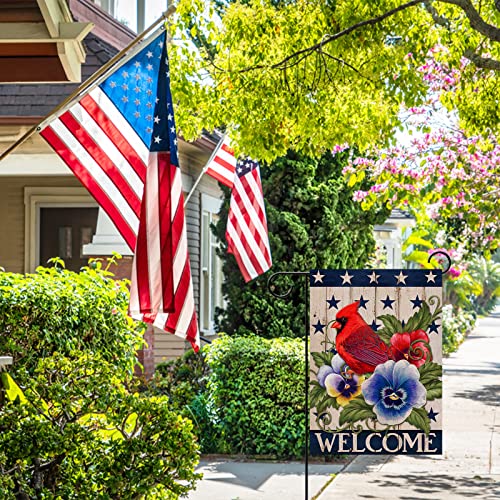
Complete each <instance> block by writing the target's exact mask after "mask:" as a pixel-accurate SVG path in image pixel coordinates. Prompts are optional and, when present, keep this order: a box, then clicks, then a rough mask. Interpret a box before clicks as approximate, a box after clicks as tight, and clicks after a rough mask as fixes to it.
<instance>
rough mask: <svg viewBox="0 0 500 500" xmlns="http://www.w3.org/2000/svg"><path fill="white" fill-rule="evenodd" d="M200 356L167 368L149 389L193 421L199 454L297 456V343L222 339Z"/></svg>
mask: <svg viewBox="0 0 500 500" xmlns="http://www.w3.org/2000/svg"><path fill="white" fill-rule="evenodd" d="M201 356H202V357H201V358H200V357H198V361H195V360H193V355H192V354H191V353H187V354H186V355H185V356H184V357H183V358H181V359H179V360H176V361H174V362H170V363H167V364H165V365H164V366H163V367H162V368H160V370H159V373H158V374H157V377H156V384H155V389H156V390H157V391H160V392H162V393H166V394H168V396H169V398H170V403H171V405H173V407H174V408H176V409H180V408H184V410H183V414H184V415H185V416H189V417H191V418H193V420H194V423H195V431H196V432H198V435H199V439H200V443H201V448H202V452H204V453H227V454H245V455H250V456H252V455H267V456H273V457H280V458H292V457H293V458H298V457H301V456H303V452H304V446H305V423H304V404H305V387H304V385H305V383H304V377H305V373H304V370H305V362H304V341H303V340H300V339H263V338H262V337H258V336H255V335H251V336H244V337H233V336H227V335H221V337H219V338H218V339H217V340H215V341H214V342H213V343H212V344H211V345H209V346H205V347H204V348H203V349H202V351H201ZM203 359H204V362H203ZM189 367H194V368H195V370H194V371H193V372H191V373H190V372H189V370H188V368H189Z"/></svg>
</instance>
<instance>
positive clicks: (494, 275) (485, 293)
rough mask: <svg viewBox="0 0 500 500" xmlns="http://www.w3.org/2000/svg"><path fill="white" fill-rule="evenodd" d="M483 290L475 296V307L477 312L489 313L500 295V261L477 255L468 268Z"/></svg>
mask: <svg viewBox="0 0 500 500" xmlns="http://www.w3.org/2000/svg"><path fill="white" fill-rule="evenodd" d="M467 271H468V273H469V274H470V276H471V278H472V279H473V281H474V282H475V283H478V284H479V285H480V287H481V292H480V293H478V294H476V295H475V296H474V297H473V307H474V310H475V312H476V313H477V314H482V315H487V314H489V313H491V312H492V311H493V309H494V308H495V306H496V303H497V300H498V297H499V296H500V263H498V262H494V261H493V260H492V259H486V258H484V257H476V258H475V259H474V260H472V262H471V263H470V264H469V266H468V268H467Z"/></svg>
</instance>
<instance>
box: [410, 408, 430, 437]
mask: <svg viewBox="0 0 500 500" xmlns="http://www.w3.org/2000/svg"><path fill="white" fill-rule="evenodd" d="M406 422H407V423H409V424H410V425H413V427H416V428H417V429H420V430H422V431H424V432H425V433H426V434H429V432H430V430H431V421H430V419H429V416H428V415H427V411H426V410H425V408H413V410H412V411H411V413H410V415H409V417H408V418H407V419H406Z"/></svg>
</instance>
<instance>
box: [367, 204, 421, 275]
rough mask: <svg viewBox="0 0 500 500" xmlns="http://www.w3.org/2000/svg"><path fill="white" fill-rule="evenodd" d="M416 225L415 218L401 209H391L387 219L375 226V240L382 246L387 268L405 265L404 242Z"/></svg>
mask: <svg viewBox="0 0 500 500" xmlns="http://www.w3.org/2000/svg"><path fill="white" fill-rule="evenodd" d="M413 226H415V218H414V217H413V216H411V215H410V214H409V213H408V212H405V211H404V210H400V209H394V210H392V211H391V213H390V215H389V217H388V218H387V220H386V221H385V222H384V223H383V224H381V225H377V226H375V227H374V228H373V234H374V236H375V241H376V242H377V244H378V245H379V246H380V247H381V249H382V252H383V254H384V257H385V261H386V262H385V267H386V268H387V269H400V268H402V267H403V243H404V241H405V240H406V239H407V238H408V236H409V235H410V233H411V228H412V227H413Z"/></svg>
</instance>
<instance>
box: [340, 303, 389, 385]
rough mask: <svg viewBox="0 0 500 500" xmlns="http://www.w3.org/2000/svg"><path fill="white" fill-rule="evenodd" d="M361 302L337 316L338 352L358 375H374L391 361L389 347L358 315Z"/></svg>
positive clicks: (343, 309)
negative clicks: (382, 365) (376, 368)
mask: <svg viewBox="0 0 500 500" xmlns="http://www.w3.org/2000/svg"><path fill="white" fill-rule="evenodd" d="M358 306H359V302H353V303H352V304H349V305H348V306H345V307H343V308H342V309H341V310H340V311H339V312H338V313H337V316H335V322H334V323H333V325H332V328H336V329H337V330H338V331H337V338H336V340H335V343H336V347H337V351H338V353H339V354H340V356H341V357H342V359H343V360H344V361H345V362H346V363H347V364H348V365H349V368H350V369H351V370H352V371H353V372H354V373H356V374H357V375H362V374H363V373H372V372H373V371H374V370H375V367H376V366H377V365H380V364H381V363H385V362H386V361H387V360H388V359H389V353H388V348H387V346H386V345H385V344H384V343H383V342H382V340H381V339H380V337H379V336H378V335H377V334H376V333H375V332H374V331H373V330H372V329H371V328H370V326H369V325H368V324H367V323H366V321H365V320H364V319H363V318H362V317H361V315H360V314H359V313H358Z"/></svg>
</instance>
